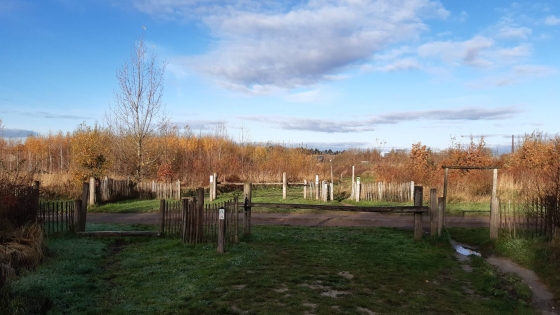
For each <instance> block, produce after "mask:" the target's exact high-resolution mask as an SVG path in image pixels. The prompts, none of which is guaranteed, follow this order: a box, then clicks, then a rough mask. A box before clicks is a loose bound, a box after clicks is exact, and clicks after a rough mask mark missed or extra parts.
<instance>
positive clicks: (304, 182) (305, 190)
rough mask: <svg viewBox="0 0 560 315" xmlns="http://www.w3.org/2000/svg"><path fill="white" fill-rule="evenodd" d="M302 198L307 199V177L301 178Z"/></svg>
mask: <svg viewBox="0 0 560 315" xmlns="http://www.w3.org/2000/svg"><path fill="white" fill-rule="evenodd" d="M303 199H307V179H304V180H303Z"/></svg>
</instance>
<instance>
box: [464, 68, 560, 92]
mask: <svg viewBox="0 0 560 315" xmlns="http://www.w3.org/2000/svg"><path fill="white" fill-rule="evenodd" d="M556 73H558V70H557V69H556V68H553V67H550V66H543V65H516V66H513V67H511V69H510V70H509V71H507V72H506V73H503V74H501V75H496V76H490V77H486V78H483V79H480V80H477V81H473V82H470V83H469V84H468V85H469V86H471V87H473V88H487V87H502V86H507V85H512V84H516V83H520V82H523V81H526V80H529V79H536V78H542V77H546V76H550V75H554V74H556Z"/></svg>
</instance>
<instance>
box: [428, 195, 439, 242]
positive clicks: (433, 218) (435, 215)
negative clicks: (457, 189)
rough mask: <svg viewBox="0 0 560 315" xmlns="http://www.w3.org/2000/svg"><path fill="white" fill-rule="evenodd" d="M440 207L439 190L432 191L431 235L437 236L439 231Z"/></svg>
mask: <svg viewBox="0 0 560 315" xmlns="http://www.w3.org/2000/svg"><path fill="white" fill-rule="evenodd" d="M437 211H438V206H437V190H436V189H435V188H432V189H430V235H431V236H436V234H437V229H438V219H439V217H438V213H437Z"/></svg>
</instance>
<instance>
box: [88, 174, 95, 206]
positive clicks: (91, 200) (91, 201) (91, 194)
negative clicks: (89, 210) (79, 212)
mask: <svg viewBox="0 0 560 315" xmlns="http://www.w3.org/2000/svg"><path fill="white" fill-rule="evenodd" d="M89 204H90V205H94V204H95V178H94V177H90V178H89Z"/></svg>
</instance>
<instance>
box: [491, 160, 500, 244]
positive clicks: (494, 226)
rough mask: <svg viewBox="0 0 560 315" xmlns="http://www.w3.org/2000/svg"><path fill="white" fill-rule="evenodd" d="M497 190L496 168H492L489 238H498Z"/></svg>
mask: <svg viewBox="0 0 560 315" xmlns="http://www.w3.org/2000/svg"><path fill="white" fill-rule="evenodd" d="M497 190H498V169H497V168H494V172H493V176H492V200H491V203H490V239H491V240H497V239H498V229H499V226H500V204H499V201H498V196H497Z"/></svg>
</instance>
